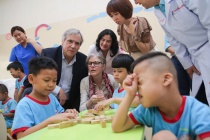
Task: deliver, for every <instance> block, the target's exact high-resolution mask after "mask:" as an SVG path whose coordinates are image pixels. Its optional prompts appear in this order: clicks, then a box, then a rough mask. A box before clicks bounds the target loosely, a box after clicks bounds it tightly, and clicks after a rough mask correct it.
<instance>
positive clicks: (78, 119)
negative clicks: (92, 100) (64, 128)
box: [74, 117, 82, 123]
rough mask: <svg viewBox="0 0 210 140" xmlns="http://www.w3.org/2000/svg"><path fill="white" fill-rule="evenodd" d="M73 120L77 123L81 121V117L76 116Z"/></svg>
mask: <svg viewBox="0 0 210 140" xmlns="http://www.w3.org/2000/svg"><path fill="white" fill-rule="evenodd" d="M74 120H76V121H77V123H81V120H82V119H81V118H80V117H77V118H76V119H74Z"/></svg>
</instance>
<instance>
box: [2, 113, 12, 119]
mask: <svg viewBox="0 0 210 140" xmlns="http://www.w3.org/2000/svg"><path fill="white" fill-rule="evenodd" d="M14 115H15V113H5V114H3V116H4V117H8V118H14Z"/></svg>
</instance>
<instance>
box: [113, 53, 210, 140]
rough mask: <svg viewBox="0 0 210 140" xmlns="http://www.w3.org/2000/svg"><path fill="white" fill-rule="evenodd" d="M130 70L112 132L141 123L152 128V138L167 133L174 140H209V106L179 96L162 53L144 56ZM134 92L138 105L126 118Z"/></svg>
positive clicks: (170, 70) (175, 77)
mask: <svg viewBox="0 0 210 140" xmlns="http://www.w3.org/2000/svg"><path fill="white" fill-rule="evenodd" d="M131 70H133V74H131V75H128V76H127V77H126V79H125V80H124V82H123V87H124V89H125V90H126V95H125V97H124V99H123V101H122V102H121V104H120V106H119V108H118V110H117V111H116V114H115V116H114V119H113V121H112V129H113V131H114V132H122V131H126V130H128V129H131V128H132V127H134V126H135V125H136V124H142V125H146V126H148V127H152V128H153V132H152V134H153V135H154V134H155V133H157V132H159V131H161V130H168V131H171V132H172V133H173V134H174V135H175V136H176V137H177V138H178V139H182V138H183V137H185V138H186V137H188V139H193V140H194V139H196V138H198V139H202V140H209V139H210V121H209V118H210V108H209V106H207V105H205V104H203V103H201V102H199V101H198V100H196V99H195V98H193V97H190V96H181V95H180V93H179V90H178V86H177V73H176V70H175V68H174V66H173V64H172V62H171V60H170V59H169V58H168V57H167V56H166V55H165V54H164V53H161V52H151V53H148V54H145V55H144V56H142V57H140V58H138V59H137V60H136V61H135V62H134V63H133V64H132V66H131ZM137 91H138V93H139V98H140V102H141V105H139V106H138V107H137V108H135V109H134V110H132V111H131V113H130V114H129V115H128V110H129V107H130V104H131V103H132V101H133V99H134V98H135V96H136V92H137ZM119 118H120V119H119Z"/></svg>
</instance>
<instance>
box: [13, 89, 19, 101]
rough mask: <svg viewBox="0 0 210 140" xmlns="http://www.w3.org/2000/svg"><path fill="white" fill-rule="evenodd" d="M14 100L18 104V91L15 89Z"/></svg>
mask: <svg viewBox="0 0 210 140" xmlns="http://www.w3.org/2000/svg"><path fill="white" fill-rule="evenodd" d="M14 99H15V101H16V102H18V89H17V88H15V92H14Z"/></svg>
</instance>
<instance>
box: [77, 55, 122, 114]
mask: <svg viewBox="0 0 210 140" xmlns="http://www.w3.org/2000/svg"><path fill="white" fill-rule="evenodd" d="M86 63H87V65H88V70H89V74H90V75H89V76H87V77H85V78H83V79H82V81H81V83H80V94H81V97H80V111H83V110H86V109H92V108H93V107H94V106H95V105H96V104H97V103H98V102H100V101H102V100H105V99H109V98H112V94H113V92H114V89H115V88H117V87H118V86H119V85H118V83H117V82H115V80H114V77H113V76H112V75H110V74H106V73H105V72H104V69H105V67H106V60H105V59H104V57H103V56H101V55H94V54H91V55H89V56H88V57H87V60H86Z"/></svg>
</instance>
